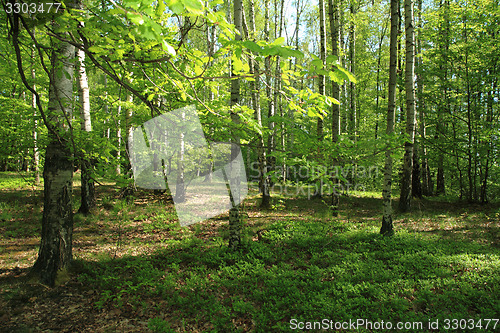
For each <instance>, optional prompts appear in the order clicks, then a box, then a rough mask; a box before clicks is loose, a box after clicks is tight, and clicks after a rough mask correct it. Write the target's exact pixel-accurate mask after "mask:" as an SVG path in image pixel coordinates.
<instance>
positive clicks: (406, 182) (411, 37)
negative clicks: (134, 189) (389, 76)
mask: <svg viewBox="0 0 500 333" xmlns="http://www.w3.org/2000/svg"><path fill="white" fill-rule="evenodd" d="M405 30H406V67H405V88H406V89H405V90H406V134H407V135H408V141H407V142H405V155H404V161H403V178H402V181H401V195H400V198H399V209H400V210H401V211H402V212H407V211H409V210H410V208H411V194H412V172H413V146H414V140H415V66H414V65H415V31H414V27H413V0H405Z"/></svg>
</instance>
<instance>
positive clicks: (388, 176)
mask: <svg viewBox="0 0 500 333" xmlns="http://www.w3.org/2000/svg"><path fill="white" fill-rule="evenodd" d="M398 7H399V0H391V36H390V44H389V48H390V58H389V95H388V106H387V129H386V134H387V135H388V136H391V135H392V134H393V133H394V120H395V118H396V113H395V110H396V81H397V73H396V68H397V58H398V49H397V44H398V29H399V15H398ZM391 153H392V151H391V150H390V149H389V148H387V150H386V152H385V168H384V185H383V189H382V196H383V202H384V203H383V217H382V227H381V228H380V233H381V234H383V235H392V234H393V233H394V230H393V225H392V205H391V197H392V157H391Z"/></svg>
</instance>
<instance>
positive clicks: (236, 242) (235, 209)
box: [229, 0, 243, 250]
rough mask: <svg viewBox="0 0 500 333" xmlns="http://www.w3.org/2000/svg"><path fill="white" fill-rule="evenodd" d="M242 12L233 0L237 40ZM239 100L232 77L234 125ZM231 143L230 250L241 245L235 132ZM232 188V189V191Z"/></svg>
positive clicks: (240, 32) (237, 3) (235, 81)
mask: <svg viewBox="0 0 500 333" xmlns="http://www.w3.org/2000/svg"><path fill="white" fill-rule="evenodd" d="M242 12H243V4H242V0H235V1H234V8H233V17H234V25H235V28H236V30H237V31H238V32H239V33H237V34H236V36H235V39H236V40H237V41H239V40H241V38H242V34H243V32H242ZM231 76H232V77H234V76H235V74H234V72H233V71H231ZM239 102H240V80H239V79H233V80H231V102H230V106H231V120H232V122H233V123H234V125H235V127H237V126H238V124H239V123H240V119H239V116H238V114H236V113H235V107H236V106H237V105H238V104H239ZM232 143H233V144H232V145H231V176H230V180H229V181H230V186H231V193H230V196H231V198H232V207H231V209H230V210H229V248H230V249H231V250H236V249H238V248H240V247H241V232H242V228H243V226H242V220H241V215H240V205H239V204H236V203H237V202H239V200H240V193H239V187H240V186H239V184H238V183H239V178H240V175H239V168H238V167H235V164H236V163H234V161H236V157H237V156H238V152H239V143H240V138H239V136H238V135H237V133H236V132H234V133H233V138H232ZM233 189H234V191H233Z"/></svg>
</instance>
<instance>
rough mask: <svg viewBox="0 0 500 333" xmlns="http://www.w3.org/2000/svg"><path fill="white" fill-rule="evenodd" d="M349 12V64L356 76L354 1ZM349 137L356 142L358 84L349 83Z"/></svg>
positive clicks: (351, 2) (352, 0)
mask: <svg viewBox="0 0 500 333" xmlns="http://www.w3.org/2000/svg"><path fill="white" fill-rule="evenodd" d="M349 10H350V13H351V24H350V26H349V64H350V71H351V73H352V74H355V70H356V67H355V66H356V58H355V57H356V25H355V23H354V16H355V15H356V10H355V8H354V0H351V1H350V4H349ZM349 109H350V110H349V135H350V136H351V140H354V141H355V140H356V84H355V83H354V82H349Z"/></svg>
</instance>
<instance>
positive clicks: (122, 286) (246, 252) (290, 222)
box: [0, 173, 500, 332]
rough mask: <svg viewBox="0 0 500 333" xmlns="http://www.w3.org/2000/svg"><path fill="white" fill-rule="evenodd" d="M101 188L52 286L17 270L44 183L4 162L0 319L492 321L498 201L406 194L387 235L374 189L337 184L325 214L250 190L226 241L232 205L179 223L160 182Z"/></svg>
mask: <svg viewBox="0 0 500 333" xmlns="http://www.w3.org/2000/svg"><path fill="white" fill-rule="evenodd" d="M75 192H76V191H75ZM97 192H98V198H99V199H98V208H97V210H96V211H95V213H94V214H93V215H91V216H88V217H84V216H82V215H79V214H76V215H75V218H74V221H75V227H74V235H73V254H74V258H75V261H74V264H73V266H72V267H71V270H70V276H69V280H68V281H67V282H65V283H63V284H61V285H59V286H57V287H55V288H52V289H50V288H46V287H44V286H43V285H40V284H37V283H32V282H28V281H27V280H26V279H25V278H24V277H25V276H26V274H27V272H28V270H29V268H30V266H31V265H33V263H34V261H35V259H36V256H37V249H38V245H39V241H40V230H41V216H42V206H43V201H42V198H43V191H42V188H41V187H36V186H33V184H30V183H29V181H28V180H27V179H25V178H23V177H22V176H20V175H19V174H17V173H1V174H0V332H148V331H151V332H238V331H239V332H250V331H251V332H286V331H291V329H292V328H299V327H301V326H298V323H299V322H314V321H316V322H318V321H321V320H323V319H327V320H332V322H331V323H330V322H329V321H328V323H330V324H329V325H333V326H331V327H328V328H332V330H333V328H334V326H335V323H336V322H339V323H341V322H348V323H349V321H351V323H352V322H356V320H357V319H365V320H368V321H371V325H372V326H370V323H367V322H366V321H365V322H364V323H361V322H358V323H360V324H363V325H360V326H357V327H356V328H353V326H352V324H351V325H349V326H345V327H344V329H342V330H341V331H343V332H372V331H377V330H376V329H375V328H376V327H377V326H376V325H377V323H378V324H379V325H380V323H381V322H382V321H384V323H386V325H387V322H391V324H392V325H393V329H392V330H394V327H395V326H396V325H397V323H398V322H405V323H406V322H408V324H406V325H413V327H411V328H409V327H410V326H407V327H408V328H409V329H407V330H406V331H407V332H421V331H442V332H445V331H446V332H449V331H457V330H459V331H465V330H467V331H474V332H476V331H477V332H495V331H497V332H498V331H500V322H498V318H500V297H499V296H500V204H490V205H485V206H480V205H468V204H465V203H463V202H450V201H445V200H443V198H427V199H422V200H414V204H413V211H412V212H411V213H407V214H398V213H395V220H394V226H395V230H396V234H395V235H394V236H393V237H383V236H380V235H379V233H378V231H379V228H380V223H381V222H380V221H381V206H382V202H381V198H380V195H379V194H376V193H355V194H353V195H351V196H349V197H345V196H343V197H342V198H341V207H340V216H339V217H332V216H331V213H330V212H329V210H328V207H327V206H326V205H325V203H324V202H322V200H321V199H314V200H308V199H307V198H305V197H299V198H292V197H284V196H281V197H280V196H275V198H274V201H273V207H272V209H270V210H267V211H261V210H259V208H258V195H257V193H255V192H251V193H250V196H249V198H248V199H247V200H246V201H245V206H244V212H245V216H246V218H245V233H244V247H243V249H242V250H241V251H239V252H230V251H228V249H227V238H228V216H227V214H225V215H221V216H219V217H217V218H213V219H210V220H208V221H205V222H202V223H198V224H194V225H191V226H188V227H180V226H179V223H178V221H177V220H176V213H175V209H174V206H173V202H172V200H171V197H170V196H168V195H165V194H164V195H155V194H153V193H152V192H147V191H142V190H141V191H138V192H137V193H136V194H135V195H134V196H133V197H128V198H120V197H119V190H118V189H117V188H116V187H115V186H112V185H110V184H108V185H104V186H99V187H98V189H97ZM75 201H76V202H75V210H76V208H78V206H79V203H78V198H77V195H75ZM396 203H397V202H395V203H394V206H396ZM453 319H455V320H456V321H452V320H453ZM491 319H497V320H496V321H495V320H491ZM436 320H438V322H437V323H438V326H436V325H435V324H434V326H432V327H431V328H429V321H430V322H432V323H436ZM448 320H450V321H448ZM460 320H462V321H460ZM464 320H465V321H464ZM322 323H323V324H324V325H326V324H325V323H326V322H322ZM296 324H297V325H296ZM294 325H296V326H294ZM304 325H306V326H305V328H308V327H309V326H307V323H304ZM309 325H314V323H309ZM324 325H323V326H322V328H323V329H324V331H326V328H327V327H326V326H324ZM419 325H422V326H419ZM447 325H448V326H447ZM495 325H496V326H495ZM310 327H314V326H310ZM379 327H380V326H379ZM387 327H388V326H386V328H387ZM453 328H455V329H453ZM306 331H308V330H307V329H306ZM310 331H312V330H310ZM316 331H321V330H319V329H318V330H316ZM380 331H387V330H380ZM403 331H405V330H403Z"/></svg>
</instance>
